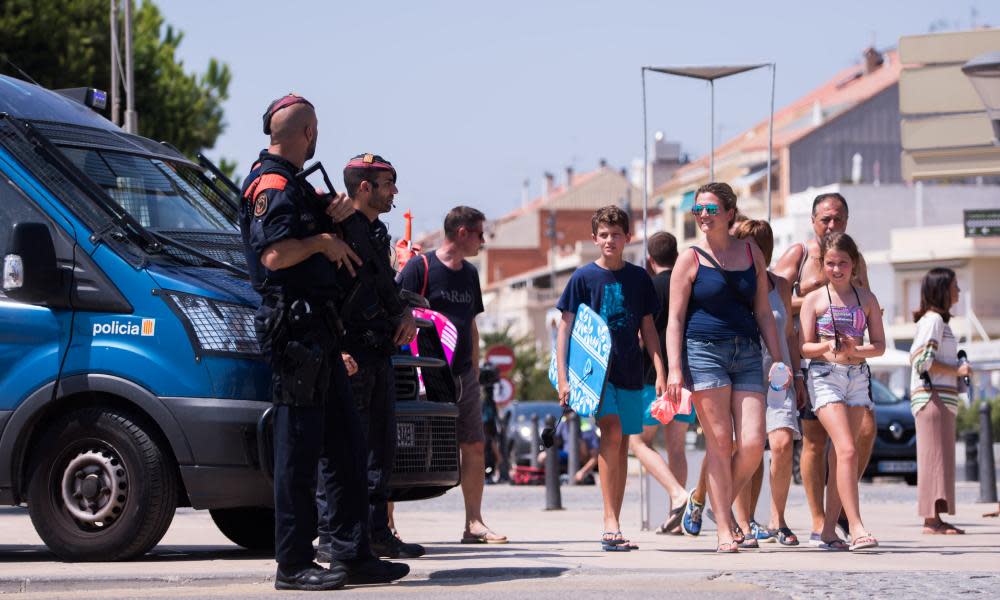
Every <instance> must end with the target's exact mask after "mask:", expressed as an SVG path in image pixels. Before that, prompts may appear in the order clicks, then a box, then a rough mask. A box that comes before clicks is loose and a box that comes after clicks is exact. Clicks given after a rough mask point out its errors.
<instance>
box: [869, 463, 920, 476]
mask: <svg viewBox="0 0 1000 600" xmlns="http://www.w3.org/2000/svg"><path fill="white" fill-rule="evenodd" d="M878 472H879V473H916V472H917V461H915V460H882V461H879V463H878Z"/></svg>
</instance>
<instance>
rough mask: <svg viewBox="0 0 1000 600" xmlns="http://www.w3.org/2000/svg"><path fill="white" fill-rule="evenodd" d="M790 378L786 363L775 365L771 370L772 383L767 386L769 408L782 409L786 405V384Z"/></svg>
mask: <svg viewBox="0 0 1000 600" xmlns="http://www.w3.org/2000/svg"><path fill="white" fill-rule="evenodd" d="M788 378H789V373H788V368H787V367H785V363H775V365H774V368H773V369H771V381H770V382H769V384H768V386H767V387H768V390H767V406H768V408H782V407H783V406H784V405H785V399H786V398H787V397H788V390H786V389H785V384H787V383H788Z"/></svg>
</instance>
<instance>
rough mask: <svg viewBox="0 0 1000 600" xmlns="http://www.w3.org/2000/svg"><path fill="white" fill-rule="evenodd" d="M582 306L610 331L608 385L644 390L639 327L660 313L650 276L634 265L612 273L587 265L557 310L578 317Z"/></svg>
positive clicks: (575, 276) (568, 287)
mask: <svg viewBox="0 0 1000 600" xmlns="http://www.w3.org/2000/svg"><path fill="white" fill-rule="evenodd" d="M581 304H586V305H587V306H589V307H590V308H592V309H593V310H594V312H596V313H598V314H599V315H601V317H603V318H604V320H605V321H606V322H607V324H608V329H609V330H610V331H611V367H610V370H609V373H608V381H609V382H610V383H612V384H614V385H616V386H618V387H620V388H625V389H629V390H639V389H642V384H643V372H642V349H641V348H640V347H639V336H638V333H639V326H640V324H641V323H642V319H643V317H645V316H646V315H652V314H655V313H656V311H657V310H658V309H659V302H658V301H657V299H656V292H655V290H654V289H653V281H652V279H650V277H649V274H648V273H646V271H645V270H644V269H642V268H641V267H637V266H635V265H633V264H631V263H625V266H624V267H622V268H621V269H618V270H617V271H609V270H608V269H605V268H602V267H599V266H597V263H590V264H588V265H584V266H582V267H580V268H579V269H577V270H576V271H575V272H574V273H573V275H572V276H571V277H570V279H569V283H567V284H566V289H564V290H563V293H562V296H560V297H559V302H557V303H556V308H558V309H559V310H561V311H563V312H571V313H574V314H575V313H576V309H577V307H579V306H580V305H581Z"/></svg>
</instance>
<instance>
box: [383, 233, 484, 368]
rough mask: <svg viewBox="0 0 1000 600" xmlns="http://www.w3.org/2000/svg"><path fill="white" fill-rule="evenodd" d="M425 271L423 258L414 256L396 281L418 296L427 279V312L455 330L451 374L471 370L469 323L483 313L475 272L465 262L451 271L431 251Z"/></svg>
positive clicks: (480, 292) (477, 275) (477, 277)
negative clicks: (439, 316) (431, 312)
mask: <svg viewBox="0 0 1000 600" xmlns="http://www.w3.org/2000/svg"><path fill="white" fill-rule="evenodd" d="M424 256H426V257H427V266H428V267H429V269H428V270H426V271H425V269H424V259H422V258H421V257H420V256H414V257H413V258H411V259H410V260H409V262H407V263H406V266H405V267H403V270H402V271H401V272H400V273H399V277H398V281H399V283H400V285H401V286H402V287H403V289H404V290H409V291H411V292H415V293H417V294H419V293H420V292H421V290H423V287H424V275H425V273H426V276H427V300H428V302H430V305H431V309H432V310H436V311H437V312H439V313H441V314H443V315H444V316H446V317H448V318H449V319H450V320H451V322H452V323H454V324H455V327H456V328H457V329H458V343H457V344H456V345H455V354H454V357H453V358H452V363H451V371H452V373H454V374H455V375H461V374H463V373H465V372H466V371H468V370H469V369H471V368H472V323H473V321H474V320H475V318H476V315H478V314H479V313H481V312H483V293H482V290H481V289H480V288H479V273H478V272H477V271H476V268H475V267H474V266H472V264H470V263H469V261H466V260H463V261H462V268H461V269H459V270H458V271H453V270H451V269H449V268H448V267H446V266H445V265H444V263H442V262H441V261H440V260H439V259H438V257H437V254H435V252H434V251H433V250H432V251H429V252H427V253H426V254H424Z"/></svg>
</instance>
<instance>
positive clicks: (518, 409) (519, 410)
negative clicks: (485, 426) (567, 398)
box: [503, 401, 563, 465]
mask: <svg viewBox="0 0 1000 600" xmlns="http://www.w3.org/2000/svg"><path fill="white" fill-rule="evenodd" d="M562 412H563V408H562V406H560V405H559V403H558V402H524V401H515V402H514V403H512V404H511V405H510V406H509V407H508V408H507V411H506V412H505V413H504V416H503V420H504V422H505V423H506V428H505V436H506V444H507V452H508V456H509V457H510V464H511V465H527V464H530V463H531V456H532V454H533V453H534V454H537V453H538V448H532V445H531V437H532V432H531V422H532V421H531V417H532V415H538V432H539V434H541V432H542V429H544V428H545V417H547V416H549V415H552V416H553V417H555V418H556V419H558V418H559V416H560V415H562Z"/></svg>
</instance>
